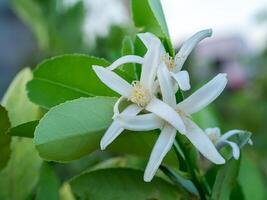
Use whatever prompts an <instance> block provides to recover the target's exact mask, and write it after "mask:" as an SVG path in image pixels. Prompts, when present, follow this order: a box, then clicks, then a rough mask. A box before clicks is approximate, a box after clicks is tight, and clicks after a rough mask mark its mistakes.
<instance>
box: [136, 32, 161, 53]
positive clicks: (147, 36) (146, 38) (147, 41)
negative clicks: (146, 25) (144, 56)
mask: <svg viewBox="0 0 267 200" xmlns="http://www.w3.org/2000/svg"><path fill="white" fill-rule="evenodd" d="M137 36H138V37H139V38H140V40H141V41H142V42H143V44H144V45H145V47H146V48H147V49H148V48H149V47H150V45H151V43H152V41H153V40H155V39H158V38H157V36H155V35H154V34H152V33H149V32H147V33H139V34H137ZM158 40H159V39H158ZM160 52H161V55H164V54H165V48H164V46H163V45H162V44H161V47H160Z"/></svg>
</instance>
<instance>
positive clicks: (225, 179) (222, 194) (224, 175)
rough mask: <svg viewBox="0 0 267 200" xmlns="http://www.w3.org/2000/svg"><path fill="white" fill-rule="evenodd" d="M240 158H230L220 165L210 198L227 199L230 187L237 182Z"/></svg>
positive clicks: (214, 199)
mask: <svg viewBox="0 0 267 200" xmlns="http://www.w3.org/2000/svg"><path fill="white" fill-rule="evenodd" d="M239 166H240V159H239V160H234V159H231V160H230V161H228V162H227V163H226V164H225V165H224V166H222V167H221V168H220V169H219V171H218V173H217V176H216V179H215V183H214V186H213V189H212V196H211V199H212V200H228V199H229V197H230V194H231V191H232V189H233V188H234V187H235V185H236V184H237V176H238V172H239Z"/></svg>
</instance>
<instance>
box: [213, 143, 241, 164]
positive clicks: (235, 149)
mask: <svg viewBox="0 0 267 200" xmlns="http://www.w3.org/2000/svg"><path fill="white" fill-rule="evenodd" d="M220 143H221V144H220ZM220 143H218V145H219V146H221V147H223V146H225V145H229V146H230V147H231V148H232V154H233V157H234V159H236V160H238V158H239V156H240V150H239V147H238V145H237V144H236V143H234V142H230V141H227V140H225V141H221V142H220Z"/></svg>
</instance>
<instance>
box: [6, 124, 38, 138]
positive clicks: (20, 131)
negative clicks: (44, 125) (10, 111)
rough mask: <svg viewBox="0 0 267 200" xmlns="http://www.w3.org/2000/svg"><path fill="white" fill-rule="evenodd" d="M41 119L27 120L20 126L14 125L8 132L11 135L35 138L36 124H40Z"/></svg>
mask: <svg viewBox="0 0 267 200" xmlns="http://www.w3.org/2000/svg"><path fill="white" fill-rule="evenodd" d="M38 123H39V120H35V121H30V122H26V123H24V124H20V125H18V126H15V127H12V128H10V129H9V130H8V131H7V134H8V135H10V136H18V137H27V138H33V136H34V131H35V128H36V126H37V125H38Z"/></svg>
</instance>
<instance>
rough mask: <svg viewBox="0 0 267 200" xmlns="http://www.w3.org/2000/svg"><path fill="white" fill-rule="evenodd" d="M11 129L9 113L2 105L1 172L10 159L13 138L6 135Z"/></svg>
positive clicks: (0, 122) (0, 114)
mask: <svg viewBox="0 0 267 200" xmlns="http://www.w3.org/2000/svg"><path fill="white" fill-rule="evenodd" d="M9 127H10V122H9V119H8V114H7V111H6V109H5V108H4V107H2V106H1V105H0V170H1V169H3V168H4V167H5V166H6V164H7V162H8V160H9V157H10V153H11V150H10V142H11V138H10V136H9V135H6V132H7V130H8V129H9Z"/></svg>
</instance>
